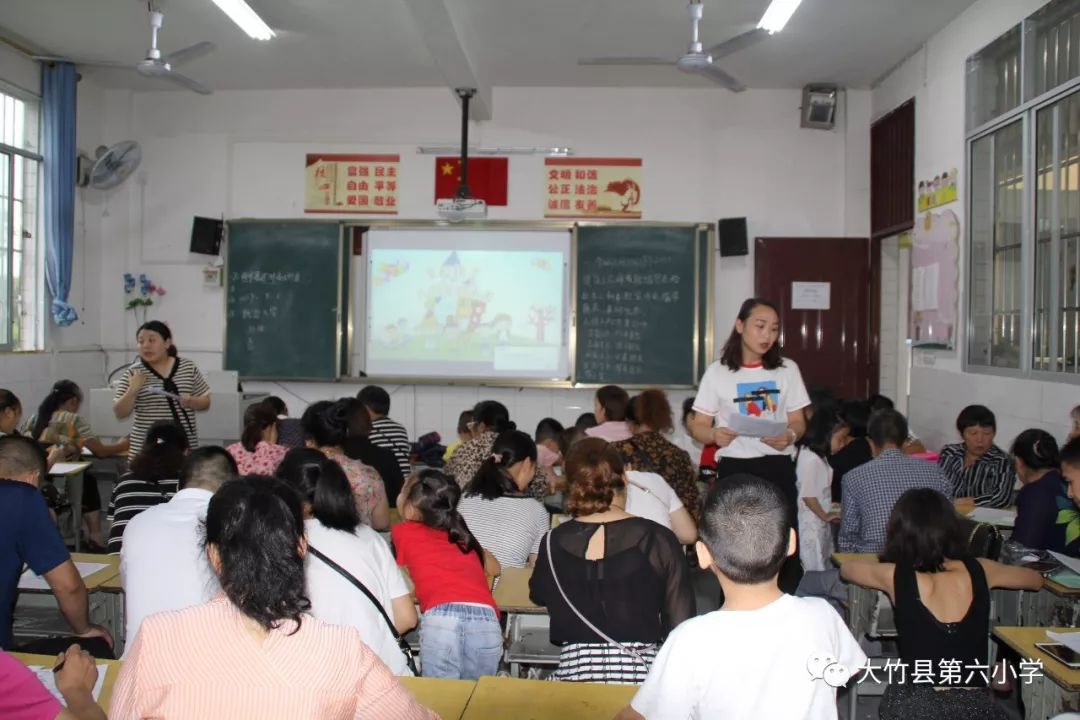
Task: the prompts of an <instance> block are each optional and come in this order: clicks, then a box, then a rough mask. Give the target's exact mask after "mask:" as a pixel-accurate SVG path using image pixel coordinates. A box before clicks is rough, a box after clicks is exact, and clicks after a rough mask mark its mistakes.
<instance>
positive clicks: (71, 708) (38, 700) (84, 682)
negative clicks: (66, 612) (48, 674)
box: [0, 645, 106, 720]
mask: <svg viewBox="0 0 1080 720" xmlns="http://www.w3.org/2000/svg"><path fill="white" fill-rule="evenodd" d="M56 666H57V667H60V666H62V667H60V669H59V670H57V671H56V673H55V674H54V678H55V683H56V689H57V690H59V691H60V694H61V695H62V696H63V698H64V702H63V704H61V703H60V701H59V700H58V699H56V698H55V697H54V696H53V694H52V693H51V692H49V690H48V689H47V688H46V687H45V686H44V685H42V684H41V681H40V680H38V678H37V676H36V675H34V673H33V672H32V671H31V670H30V668H28V667H26V666H25V665H23V664H22V663H21V662H19V661H18V660H16V659H15V658H14V657H12V656H11V655H8V654H7V653H5V652H4V651H2V650H0V717H2V718H10V719H11V720H106V717H105V711H104V710H102V709H101V707H100V706H99V705H98V704H97V701H95V700H94V684H95V683H96V682H97V676H98V670H97V663H96V662H95V661H94V658H93V657H92V656H91V655H90V653H88V652H87V651H86V650H83V649H82V648H81V647H79V646H78V645H72V646H71V647H69V648H68V649H67V650H66V651H65V652H63V653H61V654H60V656H59V657H58V658H57V659H56Z"/></svg>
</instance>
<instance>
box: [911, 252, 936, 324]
mask: <svg viewBox="0 0 1080 720" xmlns="http://www.w3.org/2000/svg"><path fill="white" fill-rule="evenodd" d="M940 272H941V268H940V266H939V265H938V264H937V263H933V264H931V265H924V266H920V267H916V268H912V270H911V309H912V310H914V311H916V312H921V311H924V310H937V307H938V275H939V274H940Z"/></svg>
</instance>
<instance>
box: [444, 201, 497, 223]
mask: <svg viewBox="0 0 1080 720" xmlns="http://www.w3.org/2000/svg"><path fill="white" fill-rule="evenodd" d="M435 208H436V209H437V210H438V211H439V217H441V218H443V219H444V220H449V221H450V222H460V221H462V220H483V219H484V218H486V217H487V203H486V202H484V201H483V200H476V199H473V198H447V199H445V200H437V201H435Z"/></svg>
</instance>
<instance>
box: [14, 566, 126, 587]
mask: <svg viewBox="0 0 1080 720" xmlns="http://www.w3.org/2000/svg"><path fill="white" fill-rule="evenodd" d="M107 567H109V566H108V564H107V563H94V562H77V563H75V569H76V570H78V571H79V575H80V576H81V577H82V579H83V580H85V579H86V578H88V577H90V576H91V575H93V574H94V573H96V572H97V571H98V570H101V569H103V568H107ZM19 589H20V590H48V589H49V583H47V582H45V578H43V577H41V576H40V575H38V574H37V573H35V572H34V571H33V570H26V571H25V572H24V573H23V574H22V576H21V577H20V578H19Z"/></svg>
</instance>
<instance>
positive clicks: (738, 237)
mask: <svg viewBox="0 0 1080 720" xmlns="http://www.w3.org/2000/svg"><path fill="white" fill-rule="evenodd" d="M716 234H717V237H719V238H720V256H721V257H732V256H735V255H748V254H749V253H750V249H749V247H748V246H747V244H746V218H744V217H741V218H723V219H722V220H720V221H719V222H717V223H716Z"/></svg>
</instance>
